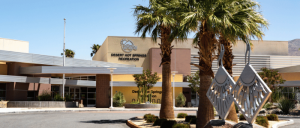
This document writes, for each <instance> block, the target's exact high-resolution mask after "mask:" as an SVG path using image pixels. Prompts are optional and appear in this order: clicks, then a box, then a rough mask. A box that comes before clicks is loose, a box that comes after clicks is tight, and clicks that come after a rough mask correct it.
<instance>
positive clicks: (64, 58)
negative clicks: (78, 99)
mask: <svg viewBox="0 0 300 128" xmlns="http://www.w3.org/2000/svg"><path fill="white" fill-rule="evenodd" d="M65 38H66V19H64V49H63V67H64V66H65V60H66V55H65V54H66V53H65V52H66V49H65V44H66V43H65V42H66V39H65ZM62 89H63V94H62V97H63V98H64V97H65V74H63V88H62Z"/></svg>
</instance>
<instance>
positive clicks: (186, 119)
mask: <svg viewBox="0 0 300 128" xmlns="http://www.w3.org/2000/svg"><path fill="white" fill-rule="evenodd" d="M193 118H196V119H197V117H196V116H186V117H185V120H184V121H185V122H190V121H191V120H192V119H193Z"/></svg>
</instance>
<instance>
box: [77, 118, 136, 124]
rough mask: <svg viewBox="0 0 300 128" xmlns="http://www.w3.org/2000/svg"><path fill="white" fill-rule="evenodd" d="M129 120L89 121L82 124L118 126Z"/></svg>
mask: <svg viewBox="0 0 300 128" xmlns="http://www.w3.org/2000/svg"><path fill="white" fill-rule="evenodd" d="M129 120H137V118H136V117H133V118H130V119H129ZM126 121H127V120H124V119H119V120H89V121H80V123H94V124H117V123H121V124H122V123H126Z"/></svg>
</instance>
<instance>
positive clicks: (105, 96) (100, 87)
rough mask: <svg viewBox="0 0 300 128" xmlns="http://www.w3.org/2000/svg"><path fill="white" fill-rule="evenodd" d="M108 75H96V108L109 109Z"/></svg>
mask: <svg viewBox="0 0 300 128" xmlns="http://www.w3.org/2000/svg"><path fill="white" fill-rule="evenodd" d="M109 82H110V75H109V74H97V75H96V108H109V106H110V85H109Z"/></svg>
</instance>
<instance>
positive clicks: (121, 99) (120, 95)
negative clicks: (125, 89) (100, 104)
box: [113, 92, 126, 107]
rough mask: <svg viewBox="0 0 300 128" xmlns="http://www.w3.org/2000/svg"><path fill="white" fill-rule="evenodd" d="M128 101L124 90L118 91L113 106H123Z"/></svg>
mask: <svg viewBox="0 0 300 128" xmlns="http://www.w3.org/2000/svg"><path fill="white" fill-rule="evenodd" d="M125 102H126V100H125V97H124V95H123V93H122V92H117V93H116V94H115V95H114V97H113V106H114V107H122V106H123V104H124V103H125Z"/></svg>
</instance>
